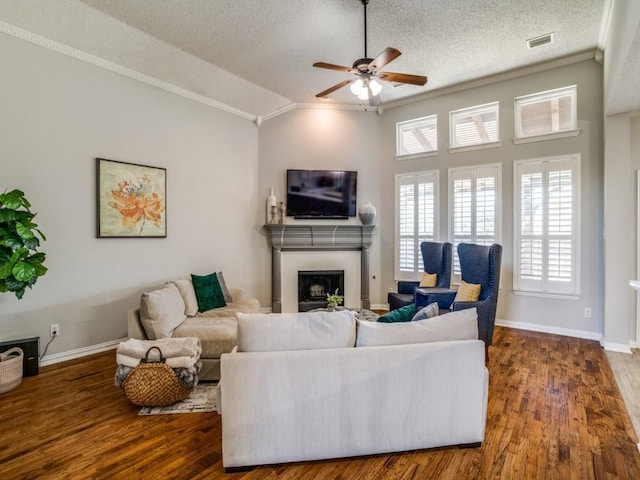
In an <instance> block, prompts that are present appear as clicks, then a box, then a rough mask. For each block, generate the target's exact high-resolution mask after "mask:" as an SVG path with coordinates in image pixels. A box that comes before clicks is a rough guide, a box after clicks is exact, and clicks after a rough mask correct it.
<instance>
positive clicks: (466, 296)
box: [453, 280, 482, 303]
mask: <svg viewBox="0 0 640 480" xmlns="http://www.w3.org/2000/svg"><path fill="white" fill-rule="evenodd" d="M481 288H482V285H480V284H479V283H467V282H465V281H464V280H462V283H460V287H459V288H458V293H456V298H455V299H454V300H453V302H454V303H455V302H477V301H478V298H480V289H481Z"/></svg>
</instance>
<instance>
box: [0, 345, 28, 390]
mask: <svg viewBox="0 0 640 480" xmlns="http://www.w3.org/2000/svg"><path fill="white" fill-rule="evenodd" d="M22 357H24V353H23V352H22V349H21V348H18V347H13V348H10V349H9V350H7V351H6V352H3V353H0V393H5V392H8V391H9V390H13V389H14V388H16V387H17V386H18V385H20V382H22Z"/></svg>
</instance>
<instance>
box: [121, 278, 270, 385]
mask: <svg viewBox="0 0 640 480" xmlns="http://www.w3.org/2000/svg"><path fill="white" fill-rule="evenodd" d="M228 292H229V294H230V296H231V299H232V301H231V302H229V303H227V305H226V306H225V307H219V308H214V309H212V310H207V311H205V312H199V311H198V301H197V298H196V295H195V290H194V289H193V284H192V283H191V280H189V279H185V280H174V281H171V282H167V283H166V284H165V285H164V286H163V287H162V288H160V289H157V290H154V291H151V292H148V293H144V294H143V295H142V298H141V299H140V307H138V308H133V309H131V310H129V312H128V314H127V329H128V335H129V337H130V338H137V339H141V340H156V339H159V338H170V337H197V338H199V339H200V343H201V345H202V353H201V355H200V360H201V362H202V368H201V370H200V373H199V379H200V380H204V381H211V380H218V379H219V378H220V355H222V354H223V353H228V352H230V351H231V350H232V349H233V347H235V345H236V330H237V321H236V318H235V316H236V314H237V313H238V312H247V313H250V312H258V311H260V302H258V300H257V299H256V298H250V297H245V296H244V292H243V290H242V289H240V288H229V289H228ZM141 309H142V315H141Z"/></svg>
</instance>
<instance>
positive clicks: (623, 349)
mask: <svg viewBox="0 0 640 480" xmlns="http://www.w3.org/2000/svg"><path fill="white" fill-rule="evenodd" d="M600 344H601V345H602V347H603V348H604V349H605V350H608V351H609V352H618V353H628V354H630V355H631V354H632V353H633V352H632V351H631V347H630V346H629V345H627V344H624V343H613V342H605V341H604V340H601V341H600Z"/></svg>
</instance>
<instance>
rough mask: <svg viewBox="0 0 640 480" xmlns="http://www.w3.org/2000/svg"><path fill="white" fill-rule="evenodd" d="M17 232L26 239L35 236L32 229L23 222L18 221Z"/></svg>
mask: <svg viewBox="0 0 640 480" xmlns="http://www.w3.org/2000/svg"><path fill="white" fill-rule="evenodd" d="M16 232H18V235H20V237H22V238H24V239H25V240H28V239H30V238H33V237H34V236H35V235H34V234H33V232H32V231H31V229H30V228H29V227H28V226H26V225H24V224H22V223H16Z"/></svg>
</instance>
